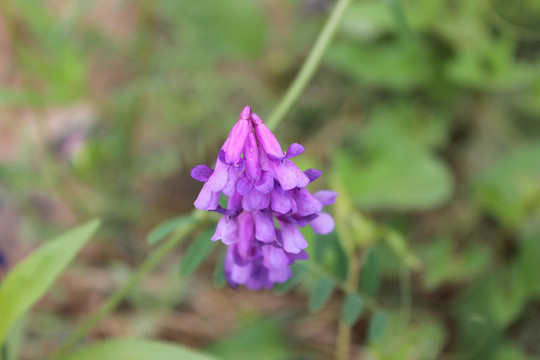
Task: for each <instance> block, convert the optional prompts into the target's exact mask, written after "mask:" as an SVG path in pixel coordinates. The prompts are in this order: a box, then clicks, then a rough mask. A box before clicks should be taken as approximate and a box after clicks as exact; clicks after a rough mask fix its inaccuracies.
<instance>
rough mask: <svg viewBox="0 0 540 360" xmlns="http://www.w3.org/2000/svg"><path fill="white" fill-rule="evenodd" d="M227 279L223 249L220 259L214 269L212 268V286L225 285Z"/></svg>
mask: <svg viewBox="0 0 540 360" xmlns="http://www.w3.org/2000/svg"><path fill="white" fill-rule="evenodd" d="M226 282H227V280H226V279H225V251H224V252H223V255H222V256H221V260H219V263H218V264H217V265H216V269H215V270H214V286H215V287H218V288H220V287H222V286H224V285H225V283H226Z"/></svg>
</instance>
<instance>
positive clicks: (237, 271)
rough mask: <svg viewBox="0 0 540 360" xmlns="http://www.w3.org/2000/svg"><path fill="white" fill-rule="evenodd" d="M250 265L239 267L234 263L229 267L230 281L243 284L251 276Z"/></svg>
mask: <svg viewBox="0 0 540 360" xmlns="http://www.w3.org/2000/svg"><path fill="white" fill-rule="evenodd" d="M251 267H252V264H251V263H247V264H246V265H245V266H239V265H237V264H235V263H233V264H232V266H231V280H232V281H234V282H235V283H237V284H245V283H246V282H247V281H248V279H249V277H250V275H251Z"/></svg>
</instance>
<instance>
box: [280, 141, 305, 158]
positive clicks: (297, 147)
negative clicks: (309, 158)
mask: <svg viewBox="0 0 540 360" xmlns="http://www.w3.org/2000/svg"><path fill="white" fill-rule="evenodd" d="M304 150H305V149H304V147H303V146H302V145H301V144H297V143H292V144H291V145H289V149H288V150H287V153H286V154H285V159H290V158H293V157H295V156H298V155H300V154H301V153H303V152H304Z"/></svg>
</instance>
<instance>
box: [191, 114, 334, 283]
mask: <svg viewBox="0 0 540 360" xmlns="http://www.w3.org/2000/svg"><path fill="white" fill-rule="evenodd" d="M303 151H304V147H303V146H302V145H300V144H296V143H294V144H291V145H290V146H289V149H288V150H287V152H286V153H284V152H283V150H282V149H281V146H280V145H279V142H278V140H277V139H276V137H275V136H274V134H273V133H272V132H271V131H270V129H268V127H267V126H266V125H265V124H264V122H263V121H262V120H261V118H260V117H259V116H258V115H257V114H255V113H252V112H251V108H250V107H249V106H246V107H245V108H244V109H243V110H242V113H241V114H240V118H239V119H238V122H237V123H236V124H235V125H234V127H233V128H232V130H231V132H230V133H229V137H228V138H227V140H226V141H225V144H223V147H222V148H221V150H220V152H219V155H218V159H217V161H216V166H215V169H214V170H212V169H210V168H209V167H208V166H206V165H198V166H196V167H195V168H193V170H192V171H191V176H192V177H193V178H194V179H196V180H199V181H202V182H204V186H203V187H202V189H201V192H200V193H199V196H198V197H197V199H196V200H195V207H196V208H197V209H200V210H208V211H216V212H218V213H220V214H222V215H223V217H222V218H221V220H220V221H219V223H218V225H217V229H216V232H215V234H214V236H213V237H212V240H213V241H216V240H221V241H222V242H223V243H224V244H225V245H227V254H226V258H225V276H226V278H227V281H228V283H229V284H230V285H231V286H232V287H236V286H238V285H240V284H242V285H245V286H246V287H248V288H250V289H259V288H267V289H268V288H271V287H272V286H273V284H274V283H281V282H285V281H287V280H288V279H289V278H290V277H291V275H292V273H291V269H290V265H291V264H293V263H294V262H295V260H302V259H307V254H306V252H305V248H306V247H307V246H308V244H307V242H306V240H305V239H304V237H303V236H302V233H301V232H300V230H299V228H298V227H304V226H305V225H306V224H309V225H310V226H311V227H312V229H313V230H314V231H315V232H317V233H319V234H328V233H329V232H331V231H332V230H333V229H334V220H333V219H332V217H331V216H330V215H329V214H327V213H324V212H322V209H323V206H325V205H329V204H332V203H334V202H335V198H336V196H337V194H336V193H335V192H333V191H328V190H324V191H319V192H317V193H315V194H311V193H310V192H309V191H308V190H307V189H306V186H307V185H308V184H309V183H310V182H312V181H314V180H315V179H317V178H318V177H319V176H320V175H321V172H320V171H318V170H315V169H308V170H306V171H305V172H302V171H301V170H300V169H299V168H298V167H297V166H296V165H295V163H294V162H292V161H291V160H290V159H291V158H293V157H295V156H297V155H299V154H301V153H302V152H303ZM221 194H223V195H225V196H227V197H228V203H227V207H226V208H223V207H222V206H220V205H219V200H220V196H221ZM276 225H278V226H279V227H276Z"/></svg>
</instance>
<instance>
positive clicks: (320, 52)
mask: <svg viewBox="0 0 540 360" xmlns="http://www.w3.org/2000/svg"><path fill="white" fill-rule="evenodd" d="M350 3H351V0H339V1H338V2H337V4H336V5H335V6H334V8H333V10H332V13H331V14H330V16H329V17H328V20H327V21H326V23H325V25H324V27H323V29H322V31H321V33H320V34H319V37H318V38H317V40H316V42H315V45H314V46H313V48H312V49H311V51H310V53H309V55H308V57H307V58H306V60H305V61H304V63H303V64H302V67H301V68H300V71H299V72H298V74H297V75H296V77H295V79H294V80H293V82H292V83H291V85H290V86H289V88H288V89H287V92H286V93H285V95H284V96H283V98H282V99H281V101H280V103H279V104H278V106H277V107H276V109H275V110H274V112H272V114H271V115H270V116H269V118H268V122H267V124H268V127H269V128H270V129H271V130H274V129H275V128H277V126H278V125H279V124H280V123H281V121H283V119H284V118H285V115H287V113H288V112H289V111H290V110H291V108H292V107H293V105H294V104H295V103H296V101H297V100H298V98H299V97H300V95H302V92H303V91H304V89H305V88H306V86H307V85H308V84H309V82H310V81H311V79H312V78H313V75H314V74H315V71H316V70H317V69H318V67H319V65H320V63H321V61H322V59H323V57H324V54H325V53H326V50H327V49H328V46H329V45H330V43H331V41H332V38H333V37H334V34H335V33H336V30H337V29H338V27H339V24H340V23H341V20H343V16H344V15H345V12H346V10H347V7H348V6H349V5H350Z"/></svg>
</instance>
